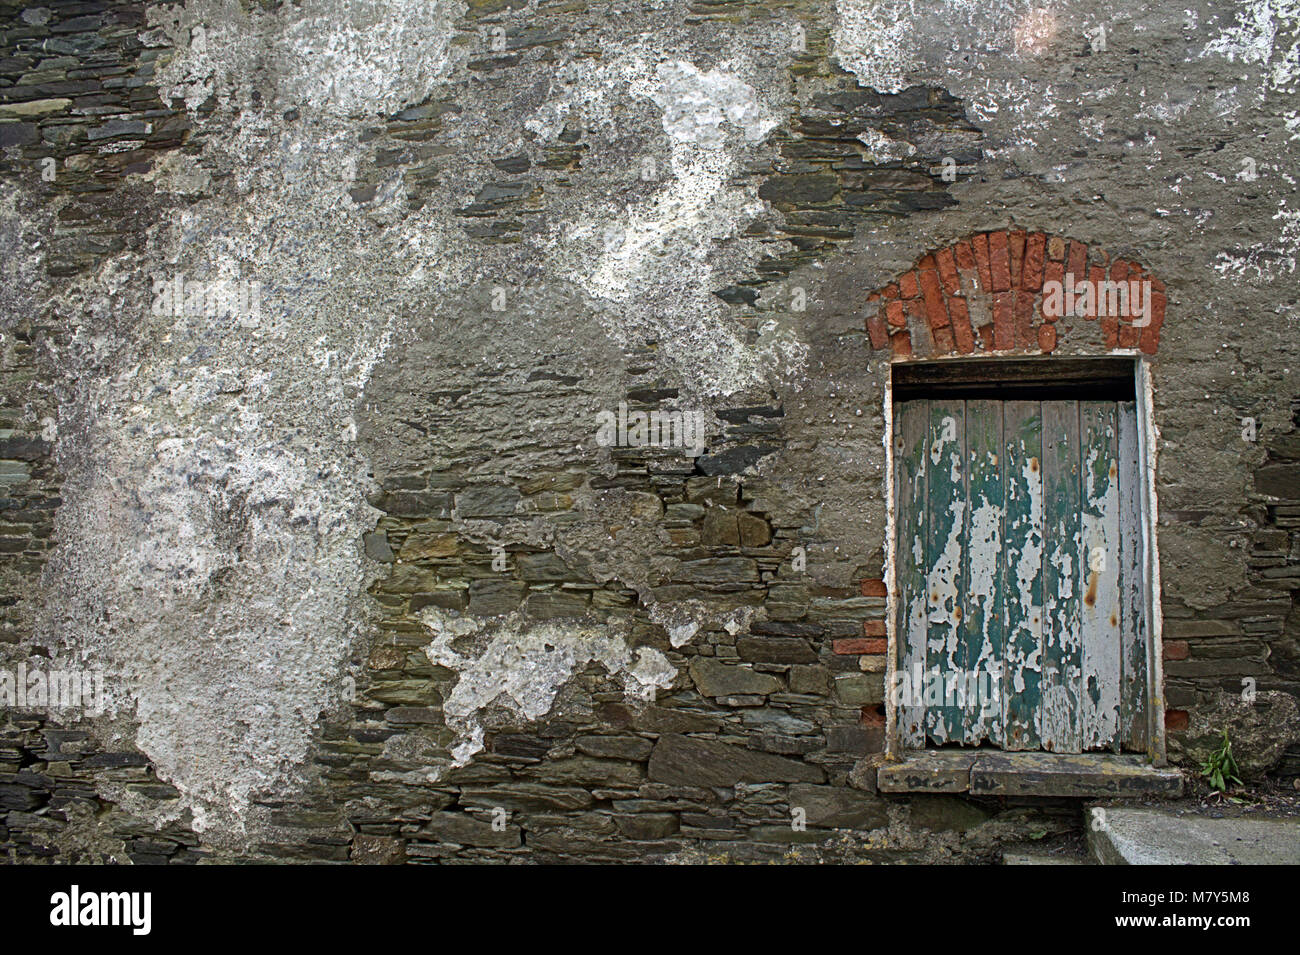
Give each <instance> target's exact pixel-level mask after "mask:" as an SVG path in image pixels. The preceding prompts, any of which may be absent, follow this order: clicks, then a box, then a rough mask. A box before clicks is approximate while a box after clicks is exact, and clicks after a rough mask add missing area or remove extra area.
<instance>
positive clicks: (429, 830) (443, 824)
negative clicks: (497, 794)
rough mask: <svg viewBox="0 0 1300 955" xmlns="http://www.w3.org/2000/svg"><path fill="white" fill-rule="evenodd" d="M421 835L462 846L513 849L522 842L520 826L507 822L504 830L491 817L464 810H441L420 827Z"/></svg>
mask: <svg viewBox="0 0 1300 955" xmlns="http://www.w3.org/2000/svg"><path fill="white" fill-rule="evenodd" d="M420 835H422V836H425V837H426V838H428V837H431V838H433V839H436V840H437V841H438V842H453V843H455V844H456V845H461V846H492V847H496V848H504V849H513V848H515V847H516V846H518V845H519V844H520V842H521V836H520V829H519V827H518V826H512V825H509V824H507V825H506V827H505V829H504V830H503V831H497V830H496V829H494V828H492V822H491V820H490V819H478V818H475V817H474V816H471V815H469V814H468V813H464V812H439V813H435V814H434V816H433V818H432V819H430V820H429V821H428V822H427V823H425V824H424V825H423V826H421V827H420Z"/></svg>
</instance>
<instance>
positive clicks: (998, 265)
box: [989, 232, 1011, 292]
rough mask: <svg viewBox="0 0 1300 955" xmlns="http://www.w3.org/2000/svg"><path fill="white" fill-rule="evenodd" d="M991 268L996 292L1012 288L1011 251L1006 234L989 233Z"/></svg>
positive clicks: (993, 287)
mask: <svg viewBox="0 0 1300 955" xmlns="http://www.w3.org/2000/svg"><path fill="white" fill-rule="evenodd" d="M989 268H990V270H991V272H992V277H993V284H992V286H990V287H991V288H992V289H993V291H994V292H1005V291H1006V290H1007V289H1009V288H1011V249H1010V248H1009V247H1008V244H1007V234H1006V233H1005V232H991V233H989Z"/></svg>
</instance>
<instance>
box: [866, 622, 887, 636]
mask: <svg viewBox="0 0 1300 955" xmlns="http://www.w3.org/2000/svg"><path fill="white" fill-rule="evenodd" d="M862 632H863V633H864V634H865V635H866V636H868V637H883V636H884V635H885V621H883V620H868V621H866V622H865V623H863V624H862Z"/></svg>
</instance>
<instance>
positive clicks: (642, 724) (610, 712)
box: [597, 703, 721, 733]
mask: <svg viewBox="0 0 1300 955" xmlns="http://www.w3.org/2000/svg"><path fill="white" fill-rule="evenodd" d="M597 714H598V716H599V718H600V720H601V722H602V723H604V724H606V725H608V726H613V727H626V728H630V729H634V730H638V731H640V732H643V733H716V732H717V731H718V729H719V727H720V725H721V724H720V723H719V721H718V719H717V718H716V717H714V716H709V715H706V714H704V713H694V712H691V711H690V710H683V709H676V708H671V707H665V706H653V705H647V706H629V705H628V704H626V703H603V704H601V706H600V707H599V708H598V709H597Z"/></svg>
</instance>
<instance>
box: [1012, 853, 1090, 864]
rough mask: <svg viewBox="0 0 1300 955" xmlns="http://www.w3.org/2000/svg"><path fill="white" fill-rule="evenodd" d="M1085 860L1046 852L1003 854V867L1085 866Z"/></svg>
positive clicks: (1086, 861)
mask: <svg viewBox="0 0 1300 955" xmlns="http://www.w3.org/2000/svg"><path fill="white" fill-rule="evenodd" d="M1088 861H1089V860H1087V859H1081V858H1079V857H1078V856H1064V855H1060V856H1054V855H1051V854H1050V853H1047V852H1004V853H1002V864H1003V865H1087V864H1088Z"/></svg>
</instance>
